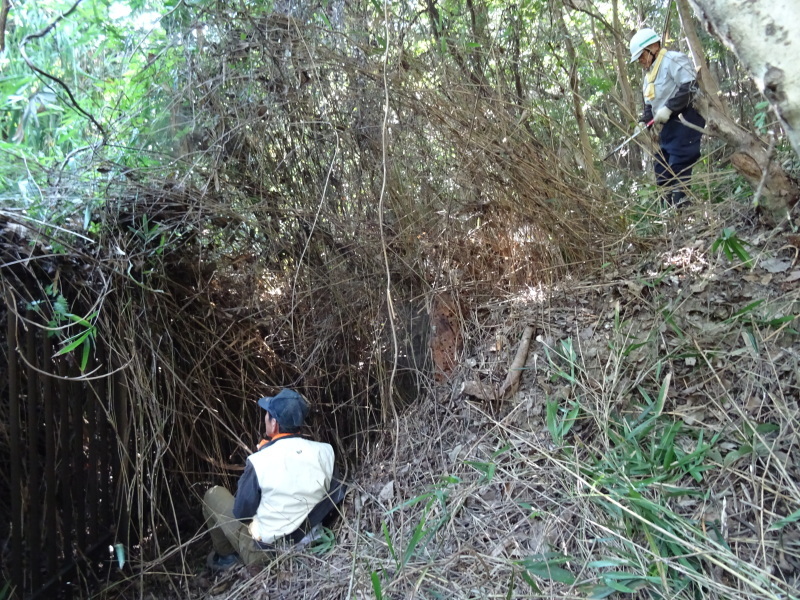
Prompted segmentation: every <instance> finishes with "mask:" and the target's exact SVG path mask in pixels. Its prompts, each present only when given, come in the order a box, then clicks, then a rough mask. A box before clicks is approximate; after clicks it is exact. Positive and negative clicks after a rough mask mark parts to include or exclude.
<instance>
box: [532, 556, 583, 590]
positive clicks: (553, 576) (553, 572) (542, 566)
mask: <svg viewBox="0 0 800 600" xmlns="http://www.w3.org/2000/svg"><path fill="white" fill-rule="evenodd" d="M570 560H572V558H570V557H569V556H564V555H563V554H558V553H557V552H545V553H544V554H534V555H533V556H529V557H527V558H524V559H522V561H520V564H521V565H522V566H523V567H525V569H526V570H527V571H528V572H529V573H532V574H533V575H536V576H537V577H540V578H542V579H547V580H551V581H557V582H559V583H565V584H567V585H572V584H573V583H575V576H574V575H573V574H572V573H571V572H569V571H567V570H566V569H564V568H563V567H560V566H559V565H561V564H564V563H566V562H569V561H570Z"/></svg>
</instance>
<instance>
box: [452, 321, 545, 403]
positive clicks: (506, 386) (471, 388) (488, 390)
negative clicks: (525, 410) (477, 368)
mask: <svg viewBox="0 0 800 600" xmlns="http://www.w3.org/2000/svg"><path fill="white" fill-rule="evenodd" d="M531 338H533V327H531V326H530V325H528V326H527V327H525V331H523V332H522V339H521V340H520V342H519V348H517V354H516V356H514V361H513V362H512V363H511V366H510V367H509V368H508V374H507V375H506V379H505V381H504V382H503V385H501V386H500V389H497V388H495V386H492V385H488V384H485V383H483V382H481V381H465V382H464V383H463V384H462V386H461V393H462V394H468V395H470V396H474V397H475V398H479V399H481V400H503V399H504V398H506V397H507V396H508V395H509V394H511V393H513V392H514V391H515V390H516V389H517V387H518V386H519V379H520V377H521V376H522V370H523V368H524V367H525V362H526V361H527V360H528V348H529V347H530V345H531Z"/></svg>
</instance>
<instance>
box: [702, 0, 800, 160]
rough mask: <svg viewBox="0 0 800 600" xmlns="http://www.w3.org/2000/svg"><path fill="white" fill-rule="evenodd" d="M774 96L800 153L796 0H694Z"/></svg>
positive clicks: (762, 87)
mask: <svg viewBox="0 0 800 600" xmlns="http://www.w3.org/2000/svg"><path fill="white" fill-rule="evenodd" d="M691 1H692V4H693V6H694V9H695V12H696V13H697V15H698V16H699V17H700V20H701V21H702V22H703V23H704V24H705V25H706V26H707V27H708V28H709V29H710V31H711V32H712V33H714V35H716V36H717V37H718V38H719V39H720V40H721V41H722V42H723V43H724V44H725V45H727V46H728V47H729V48H730V49H731V50H732V51H733V52H734V54H736V56H737V57H738V58H739V60H740V61H741V62H742V64H743V65H744V67H745V68H746V69H747V70H748V71H749V72H750V74H751V75H752V77H753V79H754V80H755V82H756V85H758V89H759V90H761V92H762V93H763V94H764V96H766V98H767V100H769V102H770V104H771V105H772V108H773V109H774V110H775V113H776V114H777V115H778V118H779V119H780V121H781V124H782V125H783V127H784V129H785V131H786V135H787V136H788V138H789V141H790V142H791V143H792V146H793V147H794V151H795V152H796V153H797V155H798V156H800V62H798V60H797V55H798V51H799V50H800V9H799V8H798V3H797V1H796V0H691Z"/></svg>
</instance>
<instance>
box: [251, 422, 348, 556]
mask: <svg viewBox="0 0 800 600" xmlns="http://www.w3.org/2000/svg"><path fill="white" fill-rule="evenodd" d="M247 460H249V461H250V462H251V463H252V465H253V467H254V468H255V472H256V476H257V477H258V485H259V487H260V488H261V503H260V504H259V505H258V510H257V511H256V514H255V516H254V517H253V521H252V522H251V523H250V533H251V535H252V536H253V539H255V540H258V541H261V542H264V543H267V544H271V543H272V542H274V541H275V540H276V539H278V538H281V537H283V536H284V535H286V534H287V533H292V532H293V531H294V530H295V529H297V528H298V527H299V526H300V525H302V523H303V521H304V520H305V518H306V517H307V516H308V513H309V512H311V509H312V508H314V506H315V505H316V504H317V503H318V502H320V501H321V500H322V499H323V498H325V496H326V495H327V493H328V488H329V487H330V484H331V477H332V475H333V448H332V447H331V446H330V444H323V443H321V442H313V441H311V440H306V439H303V438H300V437H292V438H279V439H277V440H275V442H274V443H272V444H271V445H270V446H268V447H267V448H264V449H263V450H261V451H259V452H256V453H255V454H251V455H250V456H248V457H247Z"/></svg>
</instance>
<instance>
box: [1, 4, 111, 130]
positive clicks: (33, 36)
mask: <svg viewBox="0 0 800 600" xmlns="http://www.w3.org/2000/svg"><path fill="white" fill-rule="evenodd" d="M3 1H4V2H5V1H6V0H3ZM81 2H83V0H77V2H75V4H73V5H72V7H71V8H70V9H69V10H68V11H67V12H65V13H61V14H60V15H59V17H58V18H57V19H56V20H55V21H53V22H52V23H50V25H48V26H47V27H45V28H44V29H42V30H41V31H39V32H37V33H31V34H28V35H26V36H25V37H24V38H22V41H21V42H20V43H19V53H20V55H21V56H22V59H23V60H24V61H25V63H26V64H27V65H28V67H30V68H31V70H33V71H34V72H36V73H38V74H39V75H41V76H42V77H47V78H48V79H50V80H52V81H55V82H56V83H57V84H58V85H60V86H61V87H62V88H64V91H65V92H67V96H69V99H70V101H71V102H72V105H73V106H74V107H75V110H77V111H78V112H79V113H81V114H82V115H84V116H85V117H86V118H87V119H89V120H90V121H91V122H92V124H94V126H95V127H97V129H98V130H99V131H100V135H102V136H103V144H105V143H106V140H107V139H108V134H107V133H106V130H105V129H104V128H103V126H102V125H100V123H98V122H97V119H95V118H94V117H93V116H92V115H91V114H90V113H88V112H86V111H85V110H83V109H82V108H81V105H80V104H78V101H77V100H76V99H75V96H74V95H73V94H72V90H70V89H69V86H68V85H67V84H66V83H64V82H63V81H62V80H61V79H59V78H58V77H56V76H55V75H51V74H50V73H47V72H46V71H43V70H42V69H40V68H39V67H37V66H36V65H35V64H33V61H32V60H31V59H30V58H28V55H27V53H26V52H25V45H26V44H27V43H28V42H29V41H31V40H35V39H38V38H42V37H44V36H46V35H47V34H48V33H50V32H51V31H52V30H53V29H55V27H56V25H58V24H59V23H60V22H61V21H62V20H64V19H65V18H67V17H68V16H70V15H71V14H72V13H73V12H75V9H77V8H78V5H79V4H80V3H81Z"/></svg>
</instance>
